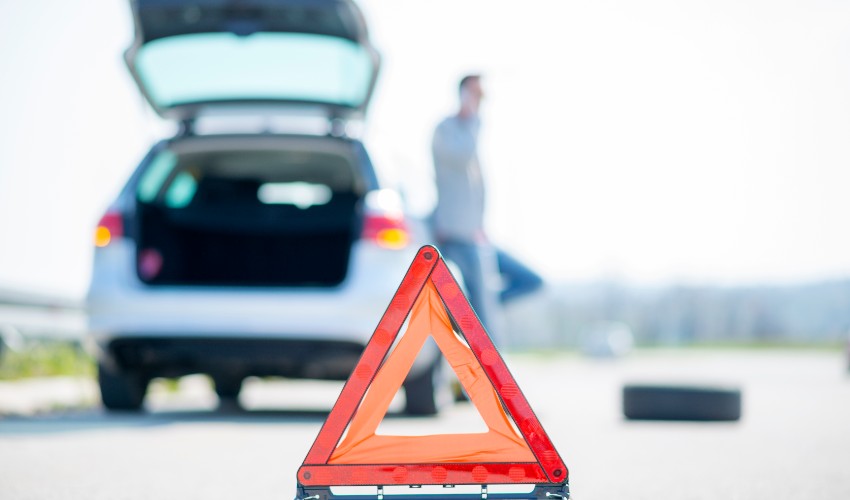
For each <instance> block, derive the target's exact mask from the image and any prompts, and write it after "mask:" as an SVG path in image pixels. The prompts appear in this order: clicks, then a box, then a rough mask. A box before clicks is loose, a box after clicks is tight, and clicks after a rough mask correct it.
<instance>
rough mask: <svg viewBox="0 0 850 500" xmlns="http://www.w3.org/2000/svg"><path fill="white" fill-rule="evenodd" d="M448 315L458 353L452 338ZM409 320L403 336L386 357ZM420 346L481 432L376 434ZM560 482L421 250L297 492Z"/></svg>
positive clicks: (517, 401) (490, 348) (430, 252)
mask: <svg viewBox="0 0 850 500" xmlns="http://www.w3.org/2000/svg"><path fill="white" fill-rule="evenodd" d="M449 314H450V315H451V317H452V318H454V319H455V323H456V324H457V325H458V326H459V329H460V332H458V333H459V334H460V335H461V336H462V337H463V339H464V340H465V343H464V342H463V341H461V340H460V339H459V338H458V336H457V335H455V334H454V332H453V330H452V327H451V322H450V320H449ZM408 315H409V316H410V321H409V322H408V327H407V330H406V332H405V333H404V335H403V336H402V338H401V339H400V340H399V342H398V344H397V345H396V347H395V349H393V351H392V353H391V354H390V355H389V356H387V353H388V352H390V349H391V348H392V346H393V343H394V342H395V340H396V337H398V335H399V332H400V330H401V327H402V326H403V324H404V322H405V319H407V318H408ZM428 336H431V337H433V338H434V340H435V341H436V343H437V346H438V347H439V348H440V350H441V351H442V353H443V355H444V356H445V358H446V360H447V361H448V362H449V364H450V365H451V366H452V368H453V369H454V371H455V374H456V375H457V376H458V380H459V381H460V383H461V384H462V385H463V386H464V388H465V389H466V391H467V393H468V395H469V396H470V400H471V401H472V403H473V404H474V405H475V407H476V408H477V409H478V411H479V413H480V414H481V416H482V418H483V420H484V422H485V424H486V425H487V428H488V432H486V433H471V434H440V435H429V436H384V435H377V434H375V431H376V429H377V427H378V425H379V424H380V422H381V420H382V419H383V418H384V415H385V414H386V411H387V408H388V407H389V405H390V402H391V401H392V398H393V396H394V395H395V393H396V392H397V391H398V389H399V388H400V387H401V385H402V383H403V381H404V378H405V377H406V376H407V373H408V371H409V370H410V367H411V365H412V364H413V361H414V359H415V358H416V355H417V354H418V353H419V350H420V349H421V348H422V345H423V344H424V342H425V341H426V340H427V338H428ZM506 412H507V413H506ZM510 418H512V419H513V421H514V422H515V423H516V429H518V430H519V433H517V431H516V430H515V428H514V427H513V426H512V425H511V422H510ZM346 429H348V432H347V433H346V432H345V431H346ZM343 434H345V437H344V438H343ZM567 477H568V471H567V467H566V465H565V464H564V462H563V460H562V459H561V457H560V455H559V454H558V452H557V451H556V450H555V447H554V446H553V445H552V442H551V441H550V440H549V437H548V436H547V435H546V432H545V431H544V430H543V427H542V426H541V425H540V422H539V421H538V420H537V416H536V415H535V414H534V412H533V411H532V409H531V406H529V404H528V401H527V400H526V399H525V396H524V395H523V394H522V391H521V390H520V389H519V387H518V386H517V384H516V381H515V380H514V378H513V375H511V373H510V371H509V370H508V368H507V366H506V365H505V362H504V360H503V359H502V357H501V355H500V354H499V352H498V351H497V350H496V348H495V346H494V345H493V342H492V341H491V340H490V337H489V336H488V335H487V332H486V331H485V329H484V327H483V325H482V324H481V322H480V321H479V319H478V317H477V316H476V315H475V313H474V312H473V310H472V307H471V306H470V305H469V302H468V301H467V300H466V297H465V296H464V294H463V292H462V291H461V289H460V287H459V286H458V283H457V281H455V279H454V277H453V276H452V275H451V273H450V272H449V270H448V268H447V267H446V264H445V262H444V261H443V259H442V257H441V256H440V253H439V252H438V251H437V249H436V248H434V247H433V246H424V247H422V248H421V249H420V250H419V252H418V253H417V255H416V258H415V259H414V260H413V263H412V264H411V266H410V269H408V271H407V274H406V275H405V276H404V279H403V280H402V282H401V285H400V286H399V288H398V291H396V294H395V296H394V297H393V298H392V300H391V301H390V305H389V307H388V308H387V311H386V312H385V313H384V316H383V317H382V318H381V321H380V322H379V323H378V327H377V328H376V329H375V333H374V334H373V335H372V338H371V340H370V341H369V343H368V344H367V345H366V348H365V349H364V351H363V354H362V356H361V358H360V361H359V362H358V363H357V366H356V367H355V368H354V371H353V372H352V374H351V377H349V379H348V381H347V382H346V384H345V386H344V387H343V389H342V392H341V393H340V395H339V399H337V402H336V404H335V405H334V407H333V409H332V410H331V412H330V414H329V415H328V418H327V420H326V421H325V423H324V425H323V426H322V429H321V430H320V431H319V435H318V436H317V437H316V440H315V442H314V443H313V446H312V447H311V448H310V451H309V452H308V453H307V457H306V458H305V459H304V463H303V464H302V465H301V467H300V468H299V469H298V484H299V485H300V486H304V487H323V486H354V485H376V486H377V485H382V486H386V485H427V484H452V485H459V484H482V485H485V484H518V483H526V484H528V483H531V484H538V485H540V484H561V485H563V484H566V482H567Z"/></svg>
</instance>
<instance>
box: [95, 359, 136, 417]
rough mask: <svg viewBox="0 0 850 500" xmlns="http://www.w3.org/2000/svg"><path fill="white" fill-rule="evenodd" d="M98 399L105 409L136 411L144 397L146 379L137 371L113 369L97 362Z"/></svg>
mask: <svg viewBox="0 0 850 500" xmlns="http://www.w3.org/2000/svg"><path fill="white" fill-rule="evenodd" d="M97 381H98V383H99V384H100V399H101V401H102V402H103V406H104V407H105V408H106V409H107V410H119V411H138V410H140V409H141V407H142V402H143V401H144V399H145V392H147V389H148V381H147V380H146V379H145V378H144V377H142V376H141V375H139V374H138V373H133V372H125V371H121V370H119V369H113V368H109V367H107V366H105V365H104V364H103V363H98V370H97Z"/></svg>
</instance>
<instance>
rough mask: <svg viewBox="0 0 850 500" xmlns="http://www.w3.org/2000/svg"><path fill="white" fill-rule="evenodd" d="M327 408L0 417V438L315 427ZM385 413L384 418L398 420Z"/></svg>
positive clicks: (235, 407)
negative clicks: (211, 426) (182, 427)
mask: <svg viewBox="0 0 850 500" xmlns="http://www.w3.org/2000/svg"><path fill="white" fill-rule="evenodd" d="M329 413H330V409H327V408H325V409H310V408H299V409H244V408H242V407H240V406H238V405H228V404H222V405H220V406H219V407H217V408H215V409H211V410H194V409H190V410H156V411H147V412H139V413H134V412H126V413H124V412H107V411H105V410H103V409H101V408H99V407H98V408H91V409H81V410H64V411H57V412H49V413H42V414H38V415H33V416H9V415H7V416H0V437H2V436H10V435H34V434H61V433H75V432H93V431H101V430H105V429H123V428H141V427H161V426H168V425H174V424H185V423H221V424H236V425H240V424H245V425H252V426H256V425H290V424H315V425H316V428H317V432H318V428H319V426H321V424H322V423H323V422H324V421H325V419H326V418H327V417H328V414H329ZM404 416H405V415H403V414H401V413H393V412H390V413H387V415H386V417H385V418H400V417H404Z"/></svg>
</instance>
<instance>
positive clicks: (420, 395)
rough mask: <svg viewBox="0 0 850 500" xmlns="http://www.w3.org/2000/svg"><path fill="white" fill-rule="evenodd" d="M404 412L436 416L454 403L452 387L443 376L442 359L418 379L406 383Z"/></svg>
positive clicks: (409, 379) (408, 379)
mask: <svg viewBox="0 0 850 500" xmlns="http://www.w3.org/2000/svg"><path fill="white" fill-rule="evenodd" d="M404 397H405V403H404V412H405V413H406V414H408V415H417V416H426V415H436V414H437V413H439V412H440V409H441V408H443V407H444V406H446V405H448V404H450V403H451V401H452V394H451V387H449V383H448V381H447V380H446V379H445V377H444V376H443V363H442V359H440V360H438V361H437V362H436V363H434V364H433V365H432V366H431V367H430V368H428V369H427V370H425V372H424V373H422V374H420V375H419V376H417V377H412V378H411V377H408V378H407V379H406V380H405V381H404Z"/></svg>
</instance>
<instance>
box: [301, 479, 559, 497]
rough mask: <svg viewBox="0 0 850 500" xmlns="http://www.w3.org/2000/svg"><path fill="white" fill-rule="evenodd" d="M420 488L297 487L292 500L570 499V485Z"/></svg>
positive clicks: (483, 485) (415, 486) (484, 485)
mask: <svg viewBox="0 0 850 500" xmlns="http://www.w3.org/2000/svg"><path fill="white" fill-rule="evenodd" d="M421 488H422V487H421V486H418V485H412V486H408V489H409V490H410V492H409V493H397V492H393V493H386V492H384V488H383V486H378V487H377V491H376V493H375V494H373V495H364V494H360V495H356V494H355V495H348V494H334V492H333V491H331V488H330V487H329V486H315V487H309V486H303V485H300V484H299V485H298V490H297V494H296V497H295V500H569V498H570V485H569V483H563V484H537V485H534V489H533V490H531V491H530V492H527V493H495V492H490V491H488V488H487V485H486V484H482V485H481V490H480V492H478V493H456V492H454V491H452V489H453V488H454V486H453V485H444V486H442V488H443V489H445V490H446V492H445V493H424V492H420V490H421Z"/></svg>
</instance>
